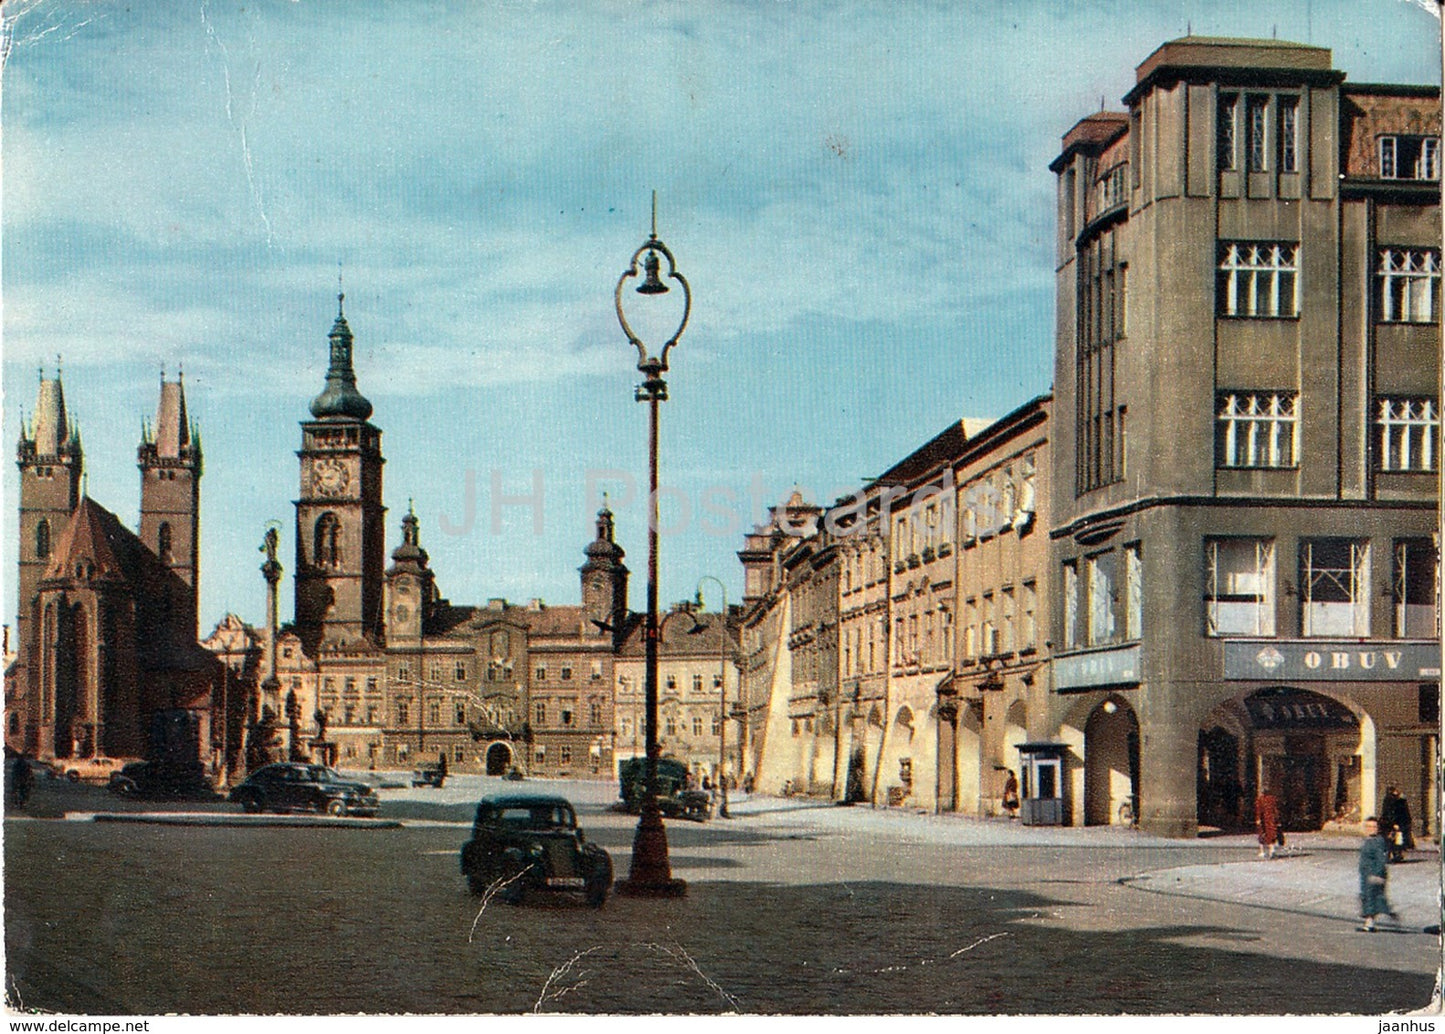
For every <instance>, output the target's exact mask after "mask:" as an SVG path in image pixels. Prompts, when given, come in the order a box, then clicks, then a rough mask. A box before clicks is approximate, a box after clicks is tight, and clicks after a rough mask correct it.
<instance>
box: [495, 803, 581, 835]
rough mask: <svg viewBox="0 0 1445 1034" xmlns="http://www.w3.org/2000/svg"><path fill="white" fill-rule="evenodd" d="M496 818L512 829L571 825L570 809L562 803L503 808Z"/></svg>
mask: <svg viewBox="0 0 1445 1034" xmlns="http://www.w3.org/2000/svg"><path fill="white" fill-rule="evenodd" d="M497 817H498V820H499V821H500V822H501V824H502V825H504V826H511V827H512V828H513V829H548V828H550V827H553V826H566V827H569V828H570V827H571V826H572V825H573V820H572V809H571V808H567V807H565V806H563V805H560V804H558V805H532V806H531V807H514V808H503V809H502V810H501V812H500V813H499V814H498V816H497Z"/></svg>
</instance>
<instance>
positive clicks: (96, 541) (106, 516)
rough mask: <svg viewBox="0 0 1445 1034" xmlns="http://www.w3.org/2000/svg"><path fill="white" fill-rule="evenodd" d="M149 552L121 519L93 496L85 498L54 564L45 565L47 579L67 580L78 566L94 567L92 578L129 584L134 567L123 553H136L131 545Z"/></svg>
mask: <svg viewBox="0 0 1445 1034" xmlns="http://www.w3.org/2000/svg"><path fill="white" fill-rule="evenodd" d="M127 539H131V540H134V545H135V546H139V547H140V549H141V550H143V551H146V552H149V551H148V550H146V549H145V546H144V545H143V544H142V543H141V541H140V540H139V539H137V538H136V537H135V536H134V535H132V534H131V533H130V532H129V531H127V530H126V529H125V527H124V526H123V525H122V524H121V523H120V519H119V518H117V517H116V515H115V514H113V513H111V512H110V511H109V510H107V509H106V508H105V507H103V506H101V505H100V504H99V503H96V502H95V501H94V500H92V499H91V498H90V496H82V497H81V500H80V505H79V506H77V507H76V508H75V512H74V513H73V514H71V516H70V521H69V523H67V524H66V526H65V530H64V531H62V532H61V533H60V538H59V540H58V541H57V542H56V544H55V548H54V550H53V551H52V552H51V554H50V563H48V564H47V565H45V575H44V577H45V578H65V577H68V576H69V575H70V573H71V572H72V571H74V570H75V566H76V564H78V563H86V564H89V565H92V566H93V569H94V570H93V573H91V574H89V575H87V577H92V578H117V579H120V580H122V581H128V580H129V578H128V575H129V572H128V571H127V570H126V568H127V567H129V566H131V565H128V564H127V565H123V564H122V563H121V561H120V558H119V556H118V555H117V554H118V552H119V553H133V552H134V550H133V548H127V547H129V546H131V543H129V542H127V541H126V540H127Z"/></svg>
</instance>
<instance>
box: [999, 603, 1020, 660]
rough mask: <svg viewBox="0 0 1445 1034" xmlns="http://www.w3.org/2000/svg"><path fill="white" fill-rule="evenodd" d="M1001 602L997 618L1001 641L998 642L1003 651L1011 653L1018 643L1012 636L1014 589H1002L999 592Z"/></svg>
mask: <svg viewBox="0 0 1445 1034" xmlns="http://www.w3.org/2000/svg"><path fill="white" fill-rule="evenodd" d="M999 596H1000V598H1001V601H1002V604H1003V614H1002V616H1001V617H1000V619H999V623H1000V624H1001V625H1002V629H1001V631H1002V632H1003V641H1002V642H1001V643H1000V644H999V645H1000V648H1001V649H1002V650H1003V652H1004V653H1013V652H1014V651H1015V650H1017V649H1018V643H1017V641H1016V640H1015V638H1014V591H1013V589H1004V590H1003V591H1002V592H1001V593H1000V594H999Z"/></svg>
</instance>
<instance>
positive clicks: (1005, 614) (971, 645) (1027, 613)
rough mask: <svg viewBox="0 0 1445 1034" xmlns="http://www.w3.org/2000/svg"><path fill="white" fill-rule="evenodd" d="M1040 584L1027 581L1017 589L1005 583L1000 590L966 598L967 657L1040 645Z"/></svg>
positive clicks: (964, 650) (995, 653)
mask: <svg viewBox="0 0 1445 1034" xmlns="http://www.w3.org/2000/svg"><path fill="white" fill-rule="evenodd" d="M1037 610H1038V588H1037V586H1036V585H1035V583H1034V582H1032V581H1029V582H1024V583H1023V585H1022V586H1020V588H1019V590H1018V592H1015V591H1014V588H1013V586H1011V585H1010V586H1004V587H1003V588H1002V589H1000V590H999V591H998V592H997V593H993V592H986V593H984V594H983V595H982V596H980V597H977V598H973V597H970V598H969V599H967V600H965V601H964V604H963V614H964V618H963V620H964V626H963V656H964V657H965V658H966V659H968V660H973V659H975V658H977V657H992V656H995V655H997V654H1005V653H1014V652H1015V651H1020V650H1034V649H1037V648H1038V617H1037Z"/></svg>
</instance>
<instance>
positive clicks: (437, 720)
mask: <svg viewBox="0 0 1445 1034" xmlns="http://www.w3.org/2000/svg"><path fill="white" fill-rule="evenodd" d="M427 721H429V722H431V724H432V726H433V727H435V726H438V725H440V724H441V723H442V705H441V704H439V703H438V702H437V701H435V700H433V701H432V702H431V706H430V707H428V708H427Z"/></svg>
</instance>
